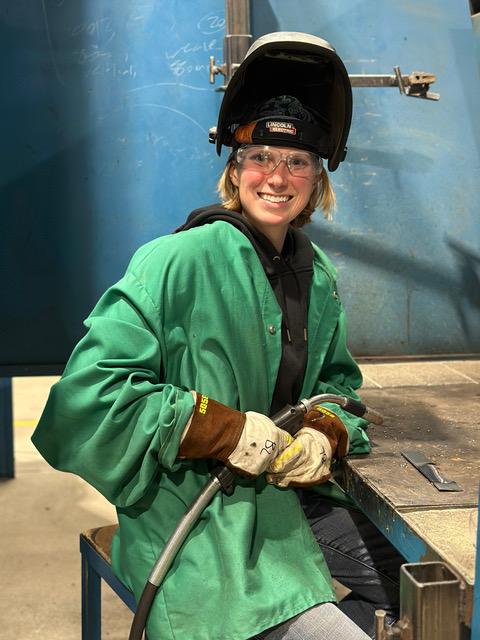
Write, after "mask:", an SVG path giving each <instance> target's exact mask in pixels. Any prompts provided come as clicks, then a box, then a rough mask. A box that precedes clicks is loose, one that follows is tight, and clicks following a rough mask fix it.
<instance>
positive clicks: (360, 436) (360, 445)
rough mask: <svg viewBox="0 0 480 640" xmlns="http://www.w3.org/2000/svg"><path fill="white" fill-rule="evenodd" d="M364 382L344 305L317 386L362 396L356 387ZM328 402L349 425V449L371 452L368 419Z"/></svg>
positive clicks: (340, 392)
mask: <svg viewBox="0 0 480 640" xmlns="http://www.w3.org/2000/svg"><path fill="white" fill-rule="evenodd" d="M361 384H362V374H361V371H360V369H359V367H358V365H357V363H356V362H355V360H354V359H353V358H352V356H351V354H350V352H349V350H348V348H347V341H346V320H345V312H344V310H343V307H340V315H339V318H338V322H337V326H336V328H335V332H334V334H333V337H332V340H331V342H330V346H329V348H328V351H327V353H326V356H325V359H324V362H323V365H322V368H321V371H320V376H319V379H318V381H317V384H316V386H315V395H317V394H320V393H334V394H337V395H346V396H349V397H350V398H354V399H355V400H359V396H358V394H357V393H356V389H358V388H360V386H361ZM325 406H328V408H329V409H331V410H332V411H334V412H335V413H336V414H337V415H338V416H339V417H340V418H341V419H342V421H343V422H344V424H345V426H346V427H347V429H348V435H349V441H350V446H349V453H357V454H359V453H368V452H369V451H370V443H369V440H368V436H367V434H366V432H365V429H366V427H367V424H368V423H367V422H366V420H363V419H362V418H357V417H355V416H353V415H352V414H350V413H347V412H346V411H344V410H343V409H342V408H341V407H340V406H339V405H337V404H332V403H325Z"/></svg>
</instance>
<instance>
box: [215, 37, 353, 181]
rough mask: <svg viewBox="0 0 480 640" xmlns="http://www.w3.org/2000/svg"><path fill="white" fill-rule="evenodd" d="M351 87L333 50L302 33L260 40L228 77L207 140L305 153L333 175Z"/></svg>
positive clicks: (342, 146) (219, 144)
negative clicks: (320, 161)
mask: <svg viewBox="0 0 480 640" xmlns="http://www.w3.org/2000/svg"><path fill="white" fill-rule="evenodd" d="M351 119H352V88H351V83H350V79H349V77H348V73H347V70H346V69H345V66H344V64H343V62H342V61H341V59H340V58H339V57H338V55H337V53H336V52H335V49H334V48H333V47H332V46H331V45H330V44H329V43H328V42H327V41H326V40H323V39H322V38H318V37H316V36H312V35H309V34H305V33H297V32H276V33H270V34H267V35H264V36H262V37H261V38H259V39H258V40H256V41H255V42H254V43H253V45H252V46H251V47H250V49H249V50H248V51H247V54H246V56H245V59H244V60H243V62H242V63H241V64H240V66H239V67H238V69H237V70H236V71H235V73H234V74H233V76H232V79H231V80H230V82H229V83H228V86H227V88H226V90H225V94H224V97H223V100H222V104H221V106H220V113H219V116H218V122H217V127H216V131H215V130H214V132H213V134H212V133H211V135H210V140H211V142H215V143H216V149H217V153H218V155H220V153H221V149H222V145H224V146H226V147H233V148H234V149H235V148H236V147H237V146H238V145H239V144H265V145H277V146H288V147H294V148H295V147H296V148H300V149H306V150H308V151H312V152H313V153H316V154H318V155H320V156H321V157H322V158H324V159H327V160H328V169H329V170H330V171H335V169H336V168H337V167H338V165H339V163H340V162H341V161H342V160H344V159H345V155H346V147H345V144H346V141H347V137H348V132H349V130H350V123H351Z"/></svg>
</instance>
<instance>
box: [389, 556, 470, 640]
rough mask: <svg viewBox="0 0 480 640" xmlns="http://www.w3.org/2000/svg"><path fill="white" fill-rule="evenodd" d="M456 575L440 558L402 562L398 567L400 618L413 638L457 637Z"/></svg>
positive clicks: (440, 639)
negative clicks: (409, 562)
mask: <svg viewBox="0 0 480 640" xmlns="http://www.w3.org/2000/svg"><path fill="white" fill-rule="evenodd" d="M459 588H460V581H459V579H458V578H457V576H456V575H455V574H454V573H452V571H451V570H450V569H449V568H448V567H447V565H446V564H444V563H443V562H421V563H415V564H404V565H402V567H401V570H400V619H401V620H408V623H409V626H410V628H411V633H412V637H413V638H415V640H459V637H460V620H459Z"/></svg>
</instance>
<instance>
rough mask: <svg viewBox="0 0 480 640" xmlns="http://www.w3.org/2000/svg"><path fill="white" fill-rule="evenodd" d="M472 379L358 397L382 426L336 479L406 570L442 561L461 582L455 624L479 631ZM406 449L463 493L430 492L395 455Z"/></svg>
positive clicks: (477, 425)
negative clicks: (379, 415) (396, 552)
mask: <svg viewBox="0 0 480 640" xmlns="http://www.w3.org/2000/svg"><path fill="white" fill-rule="evenodd" d="M429 366H431V365H429ZM418 372H420V369H417V373H418ZM397 373H398V368H397ZM442 373H444V371H442ZM436 374H438V371H436ZM456 374H460V376H461V375H462V374H461V371H460V372H459V371H458V370H457V371H456V372H455V375H456ZM434 378H435V377H434ZM468 378H470V381H469V380H468ZM475 378H476V376H475V377H474V378H471V376H465V377H464V378H460V377H458V380H460V379H461V380H462V381H461V382H458V381H456V380H455V379H454V381H456V382H457V383H456V384H455V383H453V384H452V379H450V380H449V381H448V382H447V383H442V384H435V382H437V383H438V379H437V380H435V379H433V382H434V384H425V383H424V384H420V385H416V386H415V384H414V383H412V380H410V384H407V385H405V386H395V387H388V388H382V386H381V385H371V386H370V388H367V389H364V390H363V391H362V394H361V395H362V399H364V400H365V401H366V403H367V404H369V405H370V406H372V407H373V408H375V409H377V410H379V411H380V412H381V413H383V414H384V416H385V422H384V424H383V425H382V426H374V425H371V426H370V428H369V434H370V439H371V442H372V452H371V454H370V455H368V456H356V457H351V458H349V459H347V461H346V462H345V463H344V465H343V466H342V468H341V470H340V473H339V475H338V477H337V479H338V481H339V483H340V484H341V485H342V486H343V488H344V489H346V491H347V492H348V493H349V494H350V495H351V496H352V497H353V498H354V499H355V501H356V502H357V503H358V504H359V506H360V507H361V508H362V510H363V511H364V512H365V513H366V514H367V515H368V517H369V518H370V519H371V520H372V521H373V522H374V523H375V524H376V525H377V526H378V527H379V528H380V530H381V531H382V532H383V533H384V534H385V535H386V537H387V538H388V539H389V540H390V541H391V542H392V543H393V544H394V545H395V547H396V548H397V549H398V550H399V551H400V553H401V554H402V555H403V556H404V557H405V559H406V561H407V562H424V561H432V560H440V561H443V562H445V563H446V564H447V565H448V566H449V567H450V568H451V569H452V570H453V572H454V573H455V574H456V575H457V576H458V577H459V578H460V581H461V598H460V618H461V620H463V622H464V623H465V624H466V625H467V626H468V627H469V628H471V627H472V625H473V628H474V629H478V617H479V615H480V612H479V611H478V605H475V608H474V606H473V602H474V584H475V572H476V561H475V549H476V543H477V526H478V525H477V520H478V494H479V478H480V417H479V415H480V384H479V381H477V380H476V379H475ZM423 382H425V381H423ZM409 449H410V450H412V449H414V450H419V451H422V452H423V453H424V454H426V455H427V456H428V457H429V458H431V459H432V461H434V462H435V463H436V464H437V466H438V468H439V470H440V471H441V472H442V474H443V475H444V476H445V477H446V478H448V479H449V480H455V481H456V482H457V483H459V484H460V485H461V486H462V488H463V491H460V492H444V491H439V490H438V489H436V488H435V487H434V486H433V484H431V483H430V482H429V481H428V480H427V479H426V478H425V477H424V476H423V475H421V473H419V471H418V470H417V469H415V467H414V466H412V465H411V464H410V463H409V462H407V460H406V459H405V458H404V457H403V456H402V455H401V452H402V451H405V450H409ZM478 571H479V569H478V567H477V575H478ZM475 599H477V600H478V597H477V594H476V593H475ZM478 632H480V629H479V630H478ZM471 637H472V638H474V637H475V636H474V635H473V634H472V636H471ZM479 637H480V636H479Z"/></svg>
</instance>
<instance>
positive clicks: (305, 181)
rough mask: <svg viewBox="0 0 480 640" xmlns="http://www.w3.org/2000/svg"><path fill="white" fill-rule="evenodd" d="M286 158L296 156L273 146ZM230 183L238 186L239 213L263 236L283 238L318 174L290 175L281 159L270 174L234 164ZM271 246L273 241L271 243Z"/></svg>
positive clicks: (293, 151) (307, 198) (285, 149)
mask: <svg viewBox="0 0 480 640" xmlns="http://www.w3.org/2000/svg"><path fill="white" fill-rule="evenodd" d="M274 149H275V152H281V154H282V155H284V156H286V155H288V154H289V153H294V154H295V153H298V150H296V149H289V148H288V147H274ZM230 178H231V180H232V182H233V184H234V185H235V186H236V187H238V190H239V198H240V202H241V204H242V213H243V214H244V215H245V216H246V217H247V218H248V219H249V221H250V222H251V223H252V224H253V225H255V226H256V227H257V228H258V229H259V230H260V231H262V232H263V233H264V234H265V235H266V236H267V237H269V238H270V239H272V238H280V237H281V238H282V243H283V239H284V238H285V234H286V232H287V229H288V225H289V224H290V222H292V220H294V219H295V218H296V217H297V216H298V215H299V214H300V213H301V212H302V211H303V210H304V209H305V207H306V206H307V204H308V201H309V200H310V196H311V195H312V191H313V189H314V187H315V184H316V182H317V181H318V174H316V173H314V174H313V175H310V176H307V177H303V176H293V175H292V174H291V173H290V171H289V169H288V167H287V163H286V162H285V160H282V161H281V162H280V163H279V164H278V166H277V167H276V168H275V169H274V170H273V171H272V172H271V173H268V174H266V173H264V172H262V171H261V170H257V169H255V167H253V168H252V167H251V165H250V164H249V165H248V166H247V167H246V166H245V165H242V164H240V165H238V164H237V165H234V166H233V167H232V169H231V171H230ZM274 244H275V242H274Z"/></svg>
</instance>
